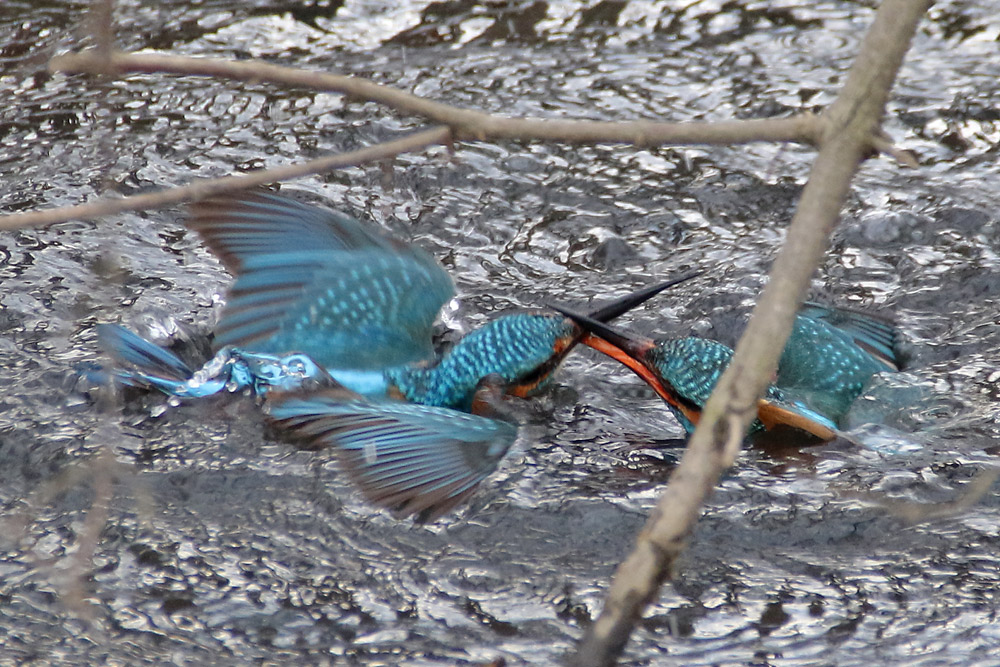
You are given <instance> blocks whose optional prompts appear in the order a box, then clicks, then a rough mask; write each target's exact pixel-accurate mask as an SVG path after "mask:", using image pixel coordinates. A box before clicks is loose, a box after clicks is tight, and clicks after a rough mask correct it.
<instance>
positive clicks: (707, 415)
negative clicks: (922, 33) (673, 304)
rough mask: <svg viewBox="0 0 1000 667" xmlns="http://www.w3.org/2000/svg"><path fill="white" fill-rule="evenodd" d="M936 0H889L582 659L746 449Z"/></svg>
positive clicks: (622, 622)
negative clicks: (738, 332) (726, 359)
mask: <svg viewBox="0 0 1000 667" xmlns="http://www.w3.org/2000/svg"><path fill="white" fill-rule="evenodd" d="M929 5H930V0H885V2H883V4H882V6H881V7H880V8H879V10H878V12H877V13H876V16H875V21H874V22H873V24H872V26H871V28H870V29H869V31H868V34H867V35H866V36H865V40H864V42H863V43H862V46H861V51H860V53H859V54H858V57H857V59H856V60H855V62H854V65H853V67H852V68H851V71H850V74H849V75H848V78H847V81H846V83H845V84H844V88H843V90H842V91H841V93H840V95H839V96H838V97H837V99H836V101H835V102H834V103H833V105H832V106H831V107H830V108H829V109H828V110H827V112H826V114H824V116H825V119H824V120H825V122H826V124H827V125H826V131H825V133H824V138H823V142H822V147H821V149H820V152H819V155H818V156H817V157H816V162H815V164H814V165H813V169H812V172H811V173H810V177H809V181H808V183H807V184H806V187H805V189H804V190H803V192H802V197H801V199H800V201H799V206H798V210H797V211H796V213H795V217H794V218H793V219H792V223H791V225H790V227H789V230H788V237H787V240H786V241H785V244H784V246H782V248H781V252H780V253H779V255H778V257H777V259H776V260H775V263H774V267H773V269H772V271H771V277H770V281H769V282H768V285H767V288H766V289H765V290H764V292H763V293H762V295H761V298H760V302H759V303H758V305H757V307H756V308H755V310H754V315H753V317H752V319H751V320H750V324H749V325H748V326H747V330H746V332H745V333H744V335H743V337H742V338H741V339H740V342H739V344H738V345H737V347H736V353H735V355H734V356H733V360H732V363H731V364H730V365H729V368H728V369H727V370H726V372H725V373H724V374H723V376H722V378H721V379H720V381H719V384H718V386H717V388H716V390H715V391H714V392H713V394H712V397H711V398H710V399H709V401H708V403H707V404H706V405H705V409H704V411H703V412H702V414H701V419H700V421H699V424H698V428H697V430H696V431H695V433H694V435H692V437H691V440H690V442H689V443H688V447H687V450H686V451H685V453H684V456H683V458H682V459H681V462H680V464H679V465H678V467H677V469H676V470H675V471H674V474H673V475H672V476H671V479H670V482H669V484H668V485H667V488H666V489H665V490H664V492H663V495H662V496H661V497H660V499H659V501H658V502H657V505H656V507H655V508H654V510H653V512H652V513H651V515H650V517H649V520H648V521H647V522H646V525H645V527H644V528H643V530H642V532H641V534H640V535H639V537H638V538H637V541H636V545H635V548H634V550H633V551H632V553H631V554H630V555H629V556H628V558H627V559H626V560H625V561H624V562H622V564H621V565H620V566H619V567H618V570H617V572H616V573H615V579H614V582H613V583H612V586H611V590H610V591H609V593H608V598H607V602H606V603H605V606H604V609H603V610H602V611H601V614H600V616H599V617H598V618H597V620H596V621H595V622H594V623H593V625H591V626H590V628H589V629H588V631H587V633H586V634H585V636H584V638H583V641H581V643H580V645H579V646H578V648H577V652H576V654H575V655H574V656H572V658H571V662H572V663H573V664H575V665H586V666H590V665H595V666H596V665H610V664H613V663H614V662H615V661H616V660H617V657H618V656H619V655H620V654H621V652H622V650H623V649H624V647H625V643H626V642H627V641H628V636H629V634H630V633H631V630H632V627H633V625H634V623H635V621H636V619H638V618H639V616H640V614H641V613H642V610H643V609H644V608H645V606H646V605H647V604H648V603H649V602H650V601H651V600H652V599H653V597H654V596H655V595H656V593H657V591H658V589H659V586H660V584H661V583H662V582H663V580H664V579H665V578H667V577H668V576H670V570H671V568H672V567H673V565H674V563H675V562H676V560H677V557H678V556H679V555H680V554H681V552H682V551H683V550H684V547H685V544H686V542H687V540H688V538H689V536H690V535H691V531H692V529H693V527H694V524H695V522H696V521H697V519H698V516H699V515H700V513H701V508H702V506H703V505H704V503H705V501H706V500H707V499H708V497H709V496H710V495H711V493H712V490H713V488H714V487H715V484H716V483H717V482H718V480H719V477H720V475H721V474H722V472H723V470H725V468H727V467H728V466H729V465H731V464H732V463H733V461H734V460H735V458H736V456H737V455H738V454H739V450H740V443H741V442H742V439H743V434H744V433H746V429H747V427H748V426H749V424H750V421H751V419H752V418H753V411H752V410H746V409H745V408H746V406H747V405H752V404H754V402H755V401H756V400H757V398H758V397H759V396H761V395H762V394H763V392H764V389H765V388H766V386H767V383H768V379H769V378H770V376H771V374H772V373H773V371H774V369H775V368H776V367H777V362H778V357H779V356H780V353H781V350H782V348H783V346H784V341H785V340H787V338H788V334H789V332H790V331H791V328H792V322H793V319H794V317H795V313H796V310H797V307H798V305H799V304H800V303H801V301H802V299H803V297H804V296H805V291H806V288H807V286H808V281H809V278H810V276H811V275H812V274H813V272H814V271H815V270H816V266H817V265H818V264H819V261H820V260H821V259H822V256H823V253H824V252H825V249H826V246H827V243H828V239H829V235H830V233H831V232H832V230H833V228H834V227H835V225H836V222H837V217H838V212H839V210H840V207H841V205H842V203H843V201H844V199H845V197H846V195H847V192H848V189H849V187H850V182H851V178H852V177H853V176H854V173H855V172H856V171H857V168H858V165H859V164H860V162H861V160H862V159H863V158H864V156H865V154H866V152H867V151H868V150H869V148H870V145H871V137H872V136H874V135H875V134H876V133H877V131H878V124H879V121H880V119H881V116H882V114H883V112H884V108H885V102H886V99H887V98H888V94H889V89H890V87H891V85H892V82H893V80H894V79H895V76H896V73H897V71H898V69H899V66H900V64H901V62H902V60H903V56H904V55H905V53H906V50H907V48H908V47H909V43H910V39H911V38H912V36H913V33H914V31H915V30H916V26H917V23H918V22H919V20H920V17H921V16H922V15H923V14H924V12H926V10H927V8H928V6H929Z"/></svg>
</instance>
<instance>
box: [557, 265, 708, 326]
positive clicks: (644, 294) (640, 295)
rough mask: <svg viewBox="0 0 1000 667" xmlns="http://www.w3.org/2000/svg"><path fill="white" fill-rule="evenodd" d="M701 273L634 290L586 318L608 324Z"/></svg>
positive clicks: (688, 274)
mask: <svg viewBox="0 0 1000 667" xmlns="http://www.w3.org/2000/svg"><path fill="white" fill-rule="evenodd" d="M703 273H704V271H690V272H688V273H685V274H682V275H680V276H678V277H676V278H671V279H670V280H668V281H666V282H662V283H659V284H657V285H650V286H648V287H643V288H642V289H639V290H636V291H634V292H632V293H631V294H626V295H625V296H623V297H621V298H618V299H615V300H614V301H612V302H611V303H608V304H606V305H604V306H602V307H600V308H598V309H597V310H593V311H591V312H590V313H588V314H587V316H588V317H590V318H591V319H593V320H597V321H598V322H610V321H611V320H613V319H615V318H616V317H618V316H620V315H622V314H624V313H626V312H628V311H630V310H632V309H633V308H635V307H636V306H638V305H640V304H642V303H645V302H646V301H649V300H650V299H652V298H653V297H654V296H656V295H657V294H659V293H660V292H662V291H663V290H665V289H667V288H669V287H673V286H674V285H679V284H681V283H683V282H687V281H688V280H691V279H692V278H697V277H698V276H700V275H701V274H703ZM557 310H558V309H557ZM560 312H561V311H560Z"/></svg>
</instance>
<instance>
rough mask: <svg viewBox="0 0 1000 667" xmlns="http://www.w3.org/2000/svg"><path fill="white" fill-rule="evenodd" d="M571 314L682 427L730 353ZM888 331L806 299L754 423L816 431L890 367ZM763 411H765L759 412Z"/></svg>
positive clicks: (829, 426) (830, 428)
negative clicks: (644, 336)
mask: <svg viewBox="0 0 1000 667" xmlns="http://www.w3.org/2000/svg"><path fill="white" fill-rule="evenodd" d="M564 312H565V313H566V314H567V315H569V316H570V317H573V318H574V319H575V320H576V321H577V322H578V323H579V324H581V325H582V326H583V327H584V328H585V329H588V330H589V331H591V332H592V335H591V336H590V337H588V338H587V339H585V340H584V342H585V343H586V344H588V345H591V346H592V347H595V348H597V349H599V350H601V351H602V352H605V353H607V354H609V355H611V356H613V357H614V358H616V359H618V360H619V361H622V362H623V363H625V364H626V365H628V366H629V367H630V368H632V369H633V370H634V371H635V372H636V373H637V374H639V375H640V377H642V378H643V379H644V380H646V381H647V382H648V383H650V384H651V385H652V386H653V387H654V389H657V392H658V393H659V394H660V395H661V396H662V397H663V398H664V400H665V401H666V402H667V404H668V406H669V407H670V409H671V410H672V411H673V413H674V415H675V416H676V417H677V419H678V421H680V423H681V425H682V426H683V427H684V428H685V430H687V431H688V432H689V433H690V432H691V431H693V430H694V425H695V424H694V422H695V421H696V420H697V416H698V414H699V413H700V411H701V409H702V407H703V406H704V404H705V402H706V401H707V400H708V397H709V395H710V394H711V393H712V390H713V389H714V388H715V385H716V384H717V382H718V380H719V378H720V377H721V376H722V373H723V372H724V371H725V369H726V367H727V366H728V365H729V362H730V360H731V358H732V355H733V351H732V349H730V348H729V347H728V346H726V345H723V344H722V343H719V342H717V341H712V340H708V339H704V338H694V337H686V338H667V339H659V340H656V341H642V340H639V339H637V338H635V337H631V336H628V335H625V334H623V333H621V332H616V331H614V330H612V329H610V328H609V327H605V326H603V325H601V324H600V323H596V322H593V321H590V320H588V319H587V318H586V317H581V316H578V315H574V314H573V313H570V312H568V311H564ZM894 344H895V330H894V329H893V327H892V326H891V325H890V324H889V323H887V322H885V321H884V320H882V319H880V318H876V317H874V316H870V315H865V314H861V313H857V312H854V311H849V310H843V309H836V308H829V307H824V306H820V305H818V304H813V303H808V304H806V305H805V306H804V307H803V309H802V311H801V312H800V313H799V314H798V316H797V317H796V319H795V323H794V326H793V328H792V333H791V335H790V336H789V339H788V342H787V343H786V345H785V349H784V351H783V352H782V355H781V358H780V360H779V362H778V370H777V374H776V376H775V381H774V383H773V384H772V385H771V386H770V387H768V389H767V392H766V393H765V396H764V397H763V399H762V400H761V403H760V407H759V413H760V416H761V421H755V422H754V424H753V426H752V430H758V429H760V428H762V427H763V424H762V423H761V422H764V423H768V424H771V425H774V424H777V423H787V424H789V425H794V426H796V427H797V428H804V429H805V430H808V431H810V432H811V433H813V434H814V435H817V436H819V437H832V434H833V432H834V431H836V428H837V424H838V422H839V420H840V419H842V418H843V417H844V415H845V414H846V413H847V410H848V409H849V408H850V406H851V404H852V403H853V402H854V400H855V399H856V398H857V397H858V396H859V395H860V394H861V392H862V391H863V390H864V388H865V386H866V385H867V384H868V382H869V380H870V379H871V377H872V376H873V375H874V374H876V373H879V372H883V371H895V370H896V369H897V367H898V360H897V359H896V356H895V353H894ZM765 415H766V416H765Z"/></svg>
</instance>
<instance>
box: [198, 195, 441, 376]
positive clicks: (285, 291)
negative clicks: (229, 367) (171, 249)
mask: <svg viewBox="0 0 1000 667" xmlns="http://www.w3.org/2000/svg"><path fill="white" fill-rule="evenodd" d="M191 210H192V217H191V218H190V219H189V220H188V222H187V224H188V227H190V228H191V229H194V230H195V231H197V232H198V233H199V234H200V235H201V237H202V238H203V239H204V240H205V243H206V244H207V245H208V246H209V248H211V249H212V252H213V253H215V255H216V256H218V257H219V258H220V259H221V260H222V262H223V263H224V264H225V265H226V267H227V268H228V269H229V270H230V271H232V272H233V273H234V274H236V276H237V277H236V281H235V282H234V284H233V286H232V288H231V289H230V290H229V294H228V295H227V302H226V308H225V310H224V311H223V315H222V319H221V320H220V321H219V324H218V325H217V326H216V329H215V345H216V349H221V348H223V347H226V346H234V347H238V348H241V349H245V350H250V351H253V352H260V353H267V354H283V353H288V352H290V351H295V352H301V353H304V354H307V355H309V356H310V357H312V358H313V359H314V360H315V361H316V362H317V363H319V364H321V365H323V366H326V367H328V368H345V369H373V368H386V367H388V366H395V365H400V364H406V363H410V362H414V361H419V360H421V359H429V358H431V357H432V356H433V349H432V347H431V327H432V326H433V324H434V320H435V319H436V318H437V314H438V311H440V309H441V306H442V305H444V304H445V303H446V302H447V301H448V300H449V299H451V298H452V297H453V296H454V294H455V290H454V286H453V285H452V282H451V278H450V277H449V276H448V274H447V273H446V272H445V271H444V269H442V268H441V266H440V265H438V263H437V262H436V261H435V260H434V258H433V257H431V256H430V255H428V254H427V253H426V252H424V251H423V250H421V249H420V248H417V247H415V246H410V245H406V244H403V243H400V242H398V241H395V240H393V239H390V238H387V237H384V236H381V235H378V234H375V233H374V232H372V231H369V230H367V229H366V228H365V227H364V226H363V225H362V224H361V223H360V222H358V221H357V220H355V219H353V218H350V217H348V216H346V215H343V214H341V213H334V212H333V211H327V210H323V209H320V208H317V207H314V206H308V205H306V204H302V203H299V202H296V201H294V200H291V199H288V198H286V197H281V196H278V195H273V194H266V193H258V194H247V195H240V196H238V197H223V198H217V199H210V200H208V201H205V202H200V203H198V204H195V205H193V206H192V207H191Z"/></svg>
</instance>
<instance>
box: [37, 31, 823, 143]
mask: <svg viewBox="0 0 1000 667" xmlns="http://www.w3.org/2000/svg"><path fill="white" fill-rule="evenodd" d="M106 66H107V63H106V61H104V60H103V59H101V58H99V57H98V56H96V55H95V54H94V53H92V52H90V51H85V52H82V53H72V54H67V55H62V56H57V57H55V58H53V59H52V61H51V62H50V63H49V69H51V70H52V71H55V72H64V73H81V72H83V73H92V72H94V71H99V72H102V73H103V72H105V71H106ZM111 67H112V68H113V69H114V71H115V72H117V73H118V74H128V73H152V72H158V73H171V74H187V75H193V76H210V77H223V78H228V79H235V80H238V81H247V82H255V83H258V82H262V81H266V82H270V83H279V84H283V85H287V86H296V87H300V88H308V89H312V90H322V91H327V92H335V93H343V94H345V95H349V96H351V97H354V98H358V99H362V100H367V101H372V102H378V103H380V104H384V105H386V106H388V107H391V108H393V109H395V110H397V111H401V112H403V113H408V114H412V115H416V116H422V117H424V118H426V119H428V120H430V121H433V122H436V123H441V124H444V125H448V126H449V127H451V128H452V131H453V135H454V138H455V140H456V141H487V140H500V139H515V140H520V141H562V142H568V143H622V144H634V145H636V146H655V145H663V144H672V145H682V144H725V145H729V144H741V143H749V142H755V141H788V142H797V143H804V144H811V145H816V143H817V140H818V135H819V124H818V123H817V119H816V117H815V116H814V115H812V114H801V115H798V116H794V117H792V118H764V119H757V120H735V121H722V122H704V123H658V122H653V121H633V122H611V121H607V122H605V121H590V120H552V119H533V118H503V117H500V116H493V115H490V114H487V113H483V112H481V111H472V110H469V109H461V108H458V107H453V106H450V105H447V104H441V103H440V102H434V101H431V100H427V99H424V98H422V97H418V96H416V95H411V94H410V93H406V92H403V91H401V90H396V89H395V88H390V87H388V86H383V85H379V84H377V83H374V82H372V81H368V80H366V79H361V78H358V77H351V76H342V75H337V74H326V73H323V72H310V71H306V70H300V69H293V68H290V67H282V66H280V65H272V64H270V63H265V62H261V61H255V60H251V61H234V60H222V59H216V58H190V57H186V56H172V55H166V54H159V53H141V54H135V53H116V54H114V55H113V56H112V58H111Z"/></svg>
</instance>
